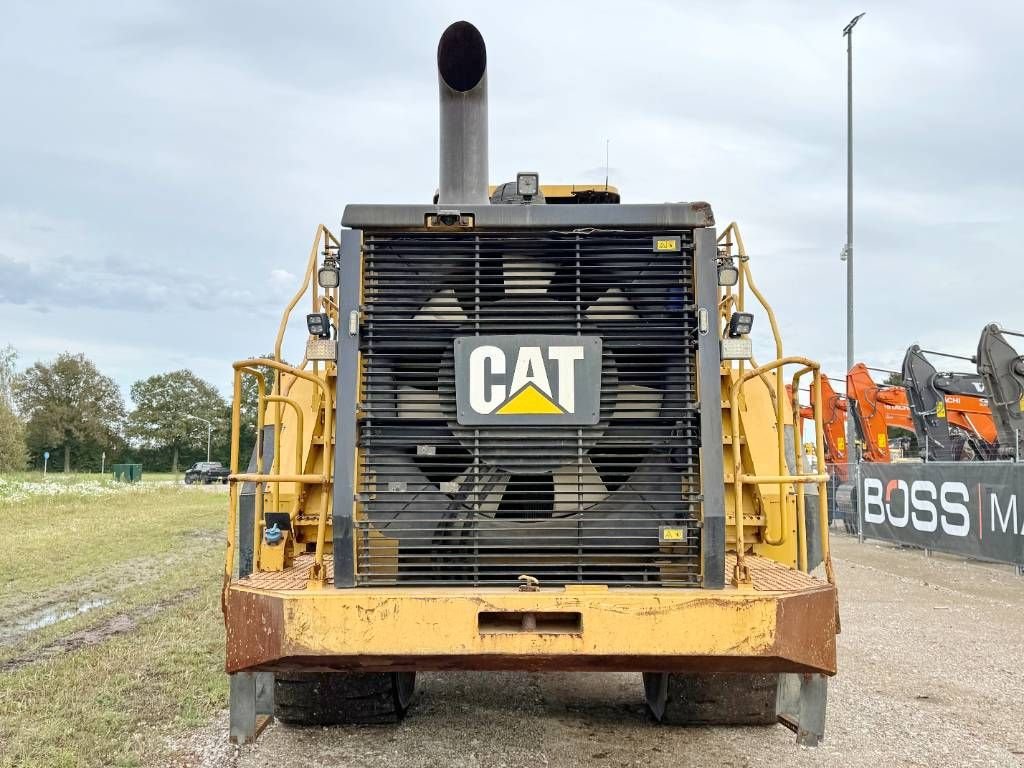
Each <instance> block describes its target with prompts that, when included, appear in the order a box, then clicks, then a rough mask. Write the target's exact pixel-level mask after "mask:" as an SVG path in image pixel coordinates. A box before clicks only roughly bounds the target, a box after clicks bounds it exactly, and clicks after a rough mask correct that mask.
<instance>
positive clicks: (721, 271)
mask: <svg viewBox="0 0 1024 768" xmlns="http://www.w3.org/2000/svg"><path fill="white" fill-rule="evenodd" d="M739 281H740V271H739V269H738V268H737V267H736V262H735V261H733V260H732V259H722V260H721V261H719V262H718V284H719V285H723V286H729V285H736V283H738V282H739Z"/></svg>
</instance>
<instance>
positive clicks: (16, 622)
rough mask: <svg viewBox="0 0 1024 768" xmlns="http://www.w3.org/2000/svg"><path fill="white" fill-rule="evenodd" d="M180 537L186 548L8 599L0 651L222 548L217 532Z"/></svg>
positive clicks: (188, 533) (0, 626)
mask: <svg viewBox="0 0 1024 768" xmlns="http://www.w3.org/2000/svg"><path fill="white" fill-rule="evenodd" d="M178 535H179V536H180V537H181V538H182V539H184V540H185V542H186V543H185V544H184V545H181V546H179V547H177V548H176V549H173V550H170V551H168V552H163V553H158V554H153V555H146V556H144V557H135V558H132V559H130V560H122V561H120V562H116V563H112V564H111V565H110V566H109V567H107V568H103V569H102V570H98V571H96V572H95V573H93V574H92V575H91V576H90V577H89V578H88V579H79V580H76V581H74V582H70V583H66V584H63V585H59V586H56V587H54V588H52V589H47V590H43V591H36V592H34V593H23V594H21V595H12V596H10V597H9V598H8V602H7V605H6V607H5V609H4V616H3V620H0V651H3V650H4V649H10V648H13V647H14V646H16V645H18V644H20V643H21V642H23V641H25V640H27V639H29V638H30V637H31V636H32V635H33V634H34V633H35V632H37V631H39V630H40V629H44V628H46V627H49V626H52V625H54V624H58V623H60V622H61V621H65V620H67V619H70V618H73V617H75V616H77V615H79V614H82V613H86V612H88V611H89V610H92V609H94V608H101V607H103V606H105V605H109V604H110V603H111V602H114V601H115V600H116V599H117V597H118V595H119V594H124V593H125V592H127V591H129V590H132V589H135V588H137V587H139V586H142V585H145V584H149V583H152V582H154V581H156V580H158V579H160V578H161V575H162V573H163V572H164V571H167V570H170V569H173V568H176V567H178V566H180V565H181V564H182V563H186V562H189V561H191V560H194V559H195V558H197V557H200V556H202V555H204V554H207V553H208V552H210V551H212V550H213V549H215V548H217V547H220V546H222V545H223V534H222V532H221V531H219V530H211V529H191V530H187V531H181V532H180V533H179V534H178Z"/></svg>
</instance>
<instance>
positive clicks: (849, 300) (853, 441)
mask: <svg viewBox="0 0 1024 768" xmlns="http://www.w3.org/2000/svg"><path fill="white" fill-rule="evenodd" d="M863 16H864V14H863V13H859V14H857V15H856V16H854V17H853V18H852V19H851V20H850V23H849V24H847V25H846V26H845V27H844V28H843V37H845V38H846V245H845V246H844V247H843V258H844V259H845V260H846V371H847V373H849V371H850V369H851V368H853V28H854V27H855V26H857V22H858V21H860V20H861V18H862V17H863ZM856 445H857V432H856V428H855V426H854V423H853V414H852V413H849V414H847V416H846V459H847V461H853V460H855V459H856V450H855V447H856Z"/></svg>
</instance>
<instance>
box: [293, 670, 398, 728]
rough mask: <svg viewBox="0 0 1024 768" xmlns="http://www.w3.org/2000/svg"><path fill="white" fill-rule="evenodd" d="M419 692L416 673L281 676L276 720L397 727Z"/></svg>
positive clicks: (306, 673)
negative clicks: (416, 688) (416, 690)
mask: <svg viewBox="0 0 1024 768" xmlns="http://www.w3.org/2000/svg"><path fill="white" fill-rule="evenodd" d="M415 687H416V673H415V672H288V673H283V672H278V673H275V675H274V717H276V718H277V719H278V720H280V721H281V722H283V723H290V724H292V725H378V724H381V723H397V722H398V721H399V720H401V719H402V718H403V717H404V716H405V712H406V710H407V709H408V708H409V704H410V703H411V701H412V697H413V692H414V690H415Z"/></svg>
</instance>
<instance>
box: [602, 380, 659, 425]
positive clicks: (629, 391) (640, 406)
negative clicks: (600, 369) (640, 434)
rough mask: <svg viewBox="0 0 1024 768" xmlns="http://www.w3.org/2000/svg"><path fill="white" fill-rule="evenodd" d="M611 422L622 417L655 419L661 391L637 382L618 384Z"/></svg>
mask: <svg viewBox="0 0 1024 768" xmlns="http://www.w3.org/2000/svg"><path fill="white" fill-rule="evenodd" d="M618 395H619V396H618V399H617V400H616V401H615V410H614V411H613V412H612V422H613V426H614V422H615V421H622V420H624V419H655V418H657V417H658V414H659V413H660V412H661V401H662V400H663V399H664V398H663V396H662V394H661V392H659V391H658V390H656V389H654V388H653V387H643V386H640V385H639V384H620V385H619V388H618Z"/></svg>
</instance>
